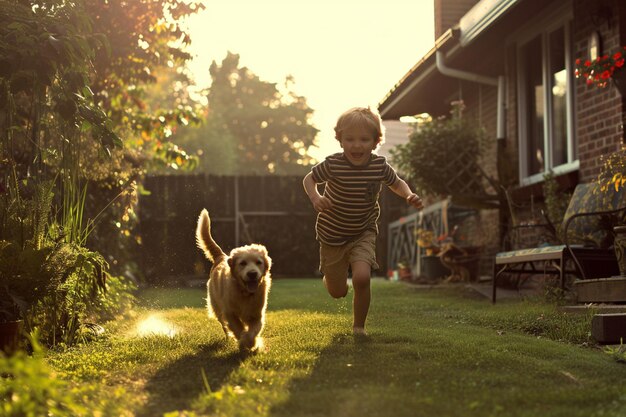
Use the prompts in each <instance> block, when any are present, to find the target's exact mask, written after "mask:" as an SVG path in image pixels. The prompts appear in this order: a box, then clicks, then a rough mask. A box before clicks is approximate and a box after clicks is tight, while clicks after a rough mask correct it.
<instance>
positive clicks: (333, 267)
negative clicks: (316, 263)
mask: <svg viewBox="0 0 626 417" xmlns="http://www.w3.org/2000/svg"><path fill="white" fill-rule="evenodd" d="M348 266H349V263H348V260H347V259H346V248H345V245H343V246H329V245H324V244H323V243H322V244H321V245H320V271H321V272H322V274H324V278H323V281H324V287H326V291H328V294H330V296H331V297H333V298H342V297H345V296H346V294H348Z"/></svg>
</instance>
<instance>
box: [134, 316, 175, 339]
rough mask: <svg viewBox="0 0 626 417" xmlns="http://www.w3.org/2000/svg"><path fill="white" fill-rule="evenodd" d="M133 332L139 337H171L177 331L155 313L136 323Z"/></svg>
mask: <svg viewBox="0 0 626 417" xmlns="http://www.w3.org/2000/svg"><path fill="white" fill-rule="evenodd" d="M135 333H136V334H137V336H139V337H146V336H167V337H170V338H172V337H174V336H175V335H176V333H178V330H177V329H176V327H175V326H174V325H173V324H172V323H169V322H168V321H166V320H163V319H162V318H160V317H159V316H158V315H156V314H151V315H149V316H148V317H146V318H145V319H143V320H142V321H140V322H139V323H137V328H136V331H135Z"/></svg>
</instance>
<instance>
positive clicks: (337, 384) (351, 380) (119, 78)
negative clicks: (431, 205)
mask: <svg viewBox="0 0 626 417" xmlns="http://www.w3.org/2000/svg"><path fill="white" fill-rule="evenodd" d="M203 7H204V6H203V5H202V3H201V2H193V1H179V0H156V1H137V2H101V1H99V0H79V1H74V2H66V1H54V0H53V1H39V0H31V1H21V0H19V1H18V0H7V1H2V2H0V348H1V351H0V417H1V416H28V417H39V416H44V415H46V416H56V417H66V416H67V417H70V416H71V417H75V416H112V417H117V416H137V417H152V416H169V417H173V416H189V417H191V416H362V415H370V416H399V417H402V416H433V415H434V416H498V415H502V416H529V417H530V416H537V415H546V416H567V417H575V416H586V417H587V416H615V417H617V416H624V415H625V414H624V410H626V391H625V390H624V384H623V381H624V379H625V377H626V348H625V347H624V346H623V345H622V344H615V345H601V344H598V343H597V341H596V340H594V338H593V337H592V334H591V322H592V316H593V314H594V313H595V312H596V310H595V309H594V308H588V309H584V311H583V312H581V313H575V314H573V313H567V312H564V310H563V309H562V308H560V307H561V304H562V301H563V300H564V299H563V298H562V296H563V294H562V293H559V292H555V291H546V292H541V293H537V294H535V295H534V296H533V297H530V298H524V299H521V298H519V297H516V298H514V299H506V298H503V299H501V300H499V302H498V304H492V303H491V301H490V299H489V298H488V297H486V296H485V295H483V294H482V293H480V292H477V291H475V290H474V289H472V287H470V286H468V285H466V284H467V282H454V283H452V282H447V283H440V284H439V285H425V286H420V285H416V283H415V282H399V281H393V280H386V279H381V278H376V279H373V280H372V305H371V309H370V314H369V318H368V323H367V329H368V335H366V336H365V335H353V334H352V331H351V322H352V296H353V291H352V290H350V291H349V293H348V296H347V297H346V298H342V299H339V300H335V299H332V298H331V297H329V296H328V294H327V292H326V290H325V289H324V286H323V284H322V281H321V279H320V277H319V275H318V274H317V271H316V268H317V261H318V258H317V252H315V250H313V251H312V250H310V247H314V248H317V243H316V241H315V236H314V229H313V227H312V225H313V222H314V215H315V214H314V213H313V211H312V210H311V208H310V207H309V204H308V203H309V202H308V201H305V205H306V209H303V208H302V207H303V205H302V204H301V200H304V199H306V197H305V195H304V192H303V191H302V189H301V180H300V179H301V178H302V174H303V173H305V172H308V170H309V169H310V166H311V164H312V163H313V162H314V160H313V159H312V158H311V157H310V156H308V154H307V149H308V148H309V147H310V146H312V145H313V143H314V138H315V135H316V133H317V129H315V128H314V127H313V126H312V125H311V124H310V123H309V120H310V115H311V113H312V109H310V108H309V107H308V105H307V104H306V100H305V99H304V98H303V97H299V96H297V95H295V94H294V93H293V92H291V91H286V92H285V91H282V90H281V91H279V89H278V88H277V87H276V84H275V83H269V82H264V81H261V80H260V79H259V78H258V77H257V76H255V75H254V74H253V73H252V72H251V71H250V70H249V69H247V68H245V67H240V65H239V56H238V55H236V54H232V53H228V55H227V57H226V58H225V59H224V61H222V63H221V65H218V64H217V63H215V62H214V63H213V64H212V65H211V67H210V69H209V70H210V71H209V72H210V74H211V76H212V78H213V84H212V86H211V89H210V91H208V92H206V91H205V92H202V93H203V94H205V95H206V96H207V97H208V101H209V102H210V103H211V106H212V107H211V111H209V108H208V107H207V105H206V104H202V103H201V101H196V100H194V99H193V97H192V95H191V94H190V91H191V90H192V89H191V87H192V84H193V82H192V80H191V79H190V78H189V76H188V73H187V72H186V71H184V70H183V69H184V68H185V65H186V62H187V61H188V60H189V59H190V55H189V54H188V52H187V50H186V49H185V47H186V45H188V43H189V42H190V39H189V37H188V36H187V34H186V33H185V31H184V28H183V27H182V26H180V25H179V21H180V20H181V19H183V18H184V17H186V16H189V15H192V14H194V13H196V12H197V11H198V10H201V9H202V8H203ZM178 68H180V69H181V70H180V71H179V70H178ZM287 84H288V83H287ZM286 88H287V90H288V87H286ZM251 92H255V93H254V94H252V93H251ZM242 103H243V104H242ZM244 107H245V109H246V111H243V110H242V108H244ZM251 109H253V110H251ZM459 114H460V113H459ZM286 121H289V122H288V123H287V122H286ZM438 123H439V122H438ZM441 123H443V122H441ZM450 124H451V125H452V127H454V128H455V129H456V131H463V132H470V133H471V132H472V130H471V129H469V128H467V127H466V125H465V124H462V123H461V122H460V119H459V118H458V117H457V118H452V119H450ZM250 126H255V128H256V129H257V130H255V132H256V131H258V132H260V133H258V134H255V135H251V134H250V133H249V131H250ZM259 126H261V127H262V129H259V128H258V127H259ZM437 126H439V125H437ZM441 126H443V128H442V129H439V130H441V131H442V132H443V133H445V132H446V131H447V130H446V129H447V125H446V124H442V125H441ZM444 128H445V129H444ZM194 129H196V130H194ZM435 131H436V129H435ZM268 132H272V133H268ZM431 133H432V132H431ZM453 136H455V137H456V136H457V135H456V134H455V135H453ZM479 136H480V135H479ZM479 136H477V137H476V140H477V141H476V142H475V143H474V142H472V143H471V145H472V146H475V147H478V146H479V142H478V139H479ZM275 137H282V138H286V139H283V140H279V141H277V140H275ZM480 137H482V136H480ZM289 138H296V139H289ZM459 140H464V139H463V138H460V137H459ZM179 144H185V145H188V149H189V150H190V152H188V151H186V150H184V149H183V147H182V146H179ZM472 149H473V148H472ZM472 149H470V151H471V152H472ZM444 151H445V150H444ZM444 151H442V152H441V155H439V157H443V156H442V155H444ZM401 152H403V153H401V154H399V155H398V157H399V161H400V162H402V161H404V163H405V164H412V163H414V162H415V161H413V159H412V158H413V157H414V156H415V155H414V154H412V153H411V152H410V148H406V149H405V150H404V151H401ZM446 152H447V151H446ZM616 155H617V157H618V159H619V161H615V162H616V163H617V162H620V161H621V162H623V160H624V159H626V158H623V155H624V153H622V154H619V153H616ZM620 155H621V157H620ZM621 162H620V163H621ZM418 165H419V164H418ZM618 165H619V164H618ZM616 169H617V171H619V173H623V172H624V166H623V163H621V165H619V168H616ZM194 170H195V171H194ZM189 172H196V173H199V174H200V175H196V176H194V175H189V176H184V175H181V173H189ZM226 174H228V176H226ZM234 174H237V175H234ZM275 174H280V175H275ZM417 174H420V175H422V176H424V175H426V176H428V175H430V174H431V172H430V171H428V172H422V173H417ZM610 174H611V175H609V177H608V179H609V181H608V182H607V184H610V185H611V186H615V187H618V185H619V186H620V187H622V186H623V185H624V184H623V181H624V180H623V177H622V176H616V175H614V173H613V172H611V173H610ZM420 175H417V177H418V178H420ZM472 175H474V176H480V175H482V173H481V172H479V171H476V172H473V174H472ZM620 175H621V174H620ZM163 177H167V180H164V179H163ZM268 178H272V180H269V179H268ZM294 178H297V181H295V182H294ZM485 181H487V180H485ZM435 182H437V180H436V181H435ZM487 182H488V184H490V187H491V188H489V187H488V188H489V190H491V191H494V190H495V194H493V193H492V194H488V193H486V192H483V191H484V190H483V189H482V188H481V189H478V188H476V187H478V186H479V182H476V181H466V180H465V179H463V178H457V177H454V178H451V179H450V180H449V181H446V182H445V184H444V185H445V186H446V187H447V188H446V189H445V190H431V191H433V193H436V194H445V193H451V190H452V191H455V190H456V191H459V187H460V186H461V185H463V188H462V189H461V190H460V192H462V194H463V196H464V197H465V199H464V201H465V202H466V203H467V204H470V203H473V204H474V205H477V206H479V207H483V208H484V207H487V208H489V209H492V208H494V207H498V205H501V204H504V202H505V199H504V194H503V192H502V191H501V189H500V188H499V187H497V186H496V183H494V182H493V181H487ZM618 183H619V184H618ZM180 184H183V185H184V186H182V187H179V186H178V185H180ZM190 184H195V185H193V186H191V185H190ZM459 184H460V185H459ZM465 185H468V186H469V188H467V189H466V187H465ZM240 187H241V188H245V189H252V190H255V191H256V192H257V193H259V194H263V195H264V198H248V197H245V195H246V193H243V194H241V195H244V197H242V198H240V194H239V188H240ZM218 188H219V190H221V191H219V192H218V191H216V190H218ZM201 189H202V190H203V191H204V192H205V193H208V195H209V196H210V197H211V198H209V199H207V197H206V195H207V194H201V193H200V192H199V190H201ZM287 189H288V190H289V191H286V190H287ZM247 195H249V196H251V195H253V193H247ZM477 195H478V197H481V199H479V200H480V201H475V199H473V198H468V196H474V197H475V196H477ZM189 196H192V197H191V198H190V197H189ZM205 200H210V201H211V203H212V204H215V206H214V207H213V208H210V209H211V211H212V216H213V215H215V230H214V231H215V233H216V237H217V238H218V240H220V242H222V245H223V246H224V247H225V248H226V247H229V248H231V247H234V246H236V245H237V244H239V243H240V242H242V241H246V240H248V241H252V240H260V241H263V242H264V243H267V244H268V248H269V251H270V256H271V257H272V259H273V261H274V262H273V266H272V272H273V274H274V280H273V284H272V288H271V291H270V293H269V302H268V309H267V323H266V327H265V329H264V331H263V334H262V337H263V344H262V346H260V347H259V349H257V350H254V351H245V350H243V351H242V350H239V349H238V347H237V344H236V343H235V342H233V341H232V340H230V339H227V338H226V337H225V336H224V332H223V331H222V328H221V327H220V325H219V324H218V323H217V321H215V320H212V319H210V318H209V317H208V315H207V308H206V288H205V280H206V277H207V270H208V267H209V266H210V265H209V264H208V263H207V261H206V260H204V259H203V258H202V254H201V252H200V250H199V249H198V248H196V247H195V246H196V242H195V240H194V230H195V221H196V219H197V215H198V214H199V212H200V209H201V208H203V207H205V206H207V204H206V201H205ZM382 200H383V203H384V196H383V198H382ZM140 201H143V202H144V203H145V202H150V204H149V205H146V204H144V205H143V206H141V204H140V203H139V202H140ZM401 203H402V204H404V202H401ZM479 203H480V204H479ZM140 207H143V211H142V210H140ZM220 210H221V211H220ZM390 211H391V210H389V209H388V207H386V206H385V205H384V204H383V210H382V216H389V212H390ZM179 213H184V215H179V216H177V214H179ZM251 218H257V219H258V218H262V219H263V221H257V222H253V221H249V219H251ZM268 219H269V220H268ZM240 225H241V227H240ZM231 228H232V231H231ZM384 233H385V232H384V231H383V232H382V233H381V234H384ZM266 239H267V242H265V240H266ZM270 239H275V240H277V241H278V240H280V241H281V242H282V243H281V245H282V246H280V247H278V246H272V245H274V243H273V241H270ZM431 240H432V239H431ZM172 242H174V243H173V244H171V245H169V246H168V245H165V243H172ZM176 275H178V276H182V275H184V279H183V278H180V279H178V278H177V279H172V276H176ZM460 276H461V275H460ZM5 332H6V333H5Z"/></svg>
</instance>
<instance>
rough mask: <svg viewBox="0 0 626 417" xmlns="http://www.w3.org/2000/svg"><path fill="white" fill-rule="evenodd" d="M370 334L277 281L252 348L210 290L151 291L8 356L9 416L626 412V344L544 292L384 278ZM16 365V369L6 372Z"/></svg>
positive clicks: (345, 310) (321, 301) (1, 363)
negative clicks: (612, 341)
mask: <svg viewBox="0 0 626 417" xmlns="http://www.w3.org/2000/svg"><path fill="white" fill-rule="evenodd" d="M372 294H373V302H372V308H371V313H370V318H369V321H368V329H369V336H367V337H357V338H355V337H354V336H353V335H352V333H351V315H352V314H351V298H352V292H350V293H349V295H348V297H347V298H344V299H340V300H333V299H331V298H330V297H328V295H327V294H326V292H325V290H324V288H323V285H322V283H321V281H320V280H319V279H282V280H281V279H278V280H275V282H274V284H273V287H272V290H271V292H270V297H269V306H268V314H267V325H266V328H265V331H264V333H263V338H264V346H263V348H262V349H261V350H260V351H259V352H258V353H255V354H245V353H241V352H240V351H239V350H238V348H237V345H236V343H235V342H233V341H229V340H226V338H225V337H224V334H223V332H222V329H221V328H220V326H219V324H218V323H217V322H216V321H213V320H209V319H208V317H207V314H206V308H205V299H204V298H205V297H206V294H205V291H204V289H200V288H198V289H195V288H186V289H181V288H178V289H177V288H151V289H146V290H143V291H141V292H139V293H138V298H137V303H136V304H135V306H134V307H133V308H132V309H130V310H128V311H126V312H125V314H123V315H122V316H119V317H117V319H116V320H114V321H110V322H108V323H106V324H104V325H103V331H102V332H101V333H100V334H99V335H98V336H97V337H95V338H93V339H92V340H90V341H89V342H85V343H79V344H76V345H74V346H72V347H65V346H57V347H55V348H53V349H50V350H43V349H42V348H40V347H37V346H36V345H35V351H34V353H33V354H32V355H30V354H26V353H25V352H22V353H18V354H16V355H14V356H11V357H4V356H3V357H2V359H1V360H0V372H2V375H3V376H4V377H3V380H2V384H1V385H0V396H1V397H2V399H3V402H2V407H1V408H0V410H1V411H0V414H2V415H7V416H14V415H15V416H16V415H28V416H39V415H44V414H46V415H55V416H83V415H84V416H87V415H89V416H92V415H103V416H322V415H323V416H360V415H364V414H366V415H371V416H388V415H393V416H429V415H439V416H458V415H463V416H498V415H505V416H537V415H545V416H568V417H571V416H622V415H623V410H624V409H625V407H626V393H625V392H624V386H623V380H624V377H625V376H626V367H625V365H626V363H625V361H626V352H625V351H624V350H623V349H622V348H621V347H618V346H605V347H602V346H598V345H597V344H596V343H595V342H594V341H593V339H591V337H590V331H589V330H590V320H591V312H589V313H583V314H571V313H564V312H562V311H561V310H559V309H558V308H557V306H556V305H555V304H554V303H553V302H547V301H546V299H545V298H544V297H537V298H535V299H526V300H524V301H520V300H519V299H515V300H512V299H511V300H501V301H500V302H499V303H498V304H497V305H491V303H490V302H489V299H488V298H486V297H484V296H482V295H480V294H478V293H477V292H474V291H473V290H471V289H468V288H467V287H466V286H464V285H459V284H455V285H448V286H442V287H439V288H430V289H429V288H424V287H418V286H414V285H408V284H404V283H400V282H392V281H387V280H382V279H375V280H374V281H373V286H372ZM9 375H10V377H9Z"/></svg>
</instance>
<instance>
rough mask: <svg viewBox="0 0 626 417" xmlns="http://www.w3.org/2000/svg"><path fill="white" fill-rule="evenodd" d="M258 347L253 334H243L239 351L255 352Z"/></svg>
mask: <svg viewBox="0 0 626 417" xmlns="http://www.w3.org/2000/svg"><path fill="white" fill-rule="evenodd" d="M255 347H256V337H255V336H254V335H253V334H252V333H248V332H244V333H241V337H240V338H239V349H241V350H253V349H254V348H255Z"/></svg>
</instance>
